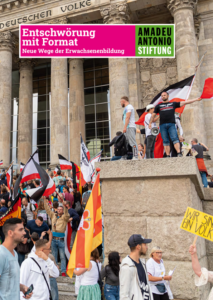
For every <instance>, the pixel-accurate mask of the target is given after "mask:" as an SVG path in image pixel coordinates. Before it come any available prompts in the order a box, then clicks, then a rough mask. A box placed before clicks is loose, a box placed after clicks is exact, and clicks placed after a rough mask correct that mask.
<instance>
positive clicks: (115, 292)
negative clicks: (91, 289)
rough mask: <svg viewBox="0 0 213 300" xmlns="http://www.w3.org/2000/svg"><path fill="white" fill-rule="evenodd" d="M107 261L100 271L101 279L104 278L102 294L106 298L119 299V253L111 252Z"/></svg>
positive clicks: (108, 299) (110, 299)
mask: <svg viewBox="0 0 213 300" xmlns="http://www.w3.org/2000/svg"><path fill="white" fill-rule="evenodd" d="M108 260H109V263H108V265H107V266H106V267H104V268H103V270H102V271H101V279H102V280H103V279H104V278H106V281H105V286H104V296H105V298H106V300H119V299H120V296H119V270H120V255H119V253H118V252H111V253H110V254H109V256H108Z"/></svg>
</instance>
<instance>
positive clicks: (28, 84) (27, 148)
mask: <svg viewBox="0 0 213 300" xmlns="http://www.w3.org/2000/svg"><path fill="white" fill-rule="evenodd" d="M18 65H19V71H20V86H19V115H18V162H20V161H21V162H23V163H26V162H27V160H28V159H29V157H30V155H31V154H32V92H33V66H34V65H35V61H34V60H30V59H20V60H19V61H18Z"/></svg>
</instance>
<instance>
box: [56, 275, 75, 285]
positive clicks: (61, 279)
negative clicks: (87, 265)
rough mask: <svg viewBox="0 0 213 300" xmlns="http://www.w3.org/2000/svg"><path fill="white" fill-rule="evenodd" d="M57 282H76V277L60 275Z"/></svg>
mask: <svg viewBox="0 0 213 300" xmlns="http://www.w3.org/2000/svg"><path fill="white" fill-rule="evenodd" d="M56 280H57V282H58V283H59V282H61V283H70V284H75V278H70V277H68V276H67V277H63V276H59V277H58V278H56Z"/></svg>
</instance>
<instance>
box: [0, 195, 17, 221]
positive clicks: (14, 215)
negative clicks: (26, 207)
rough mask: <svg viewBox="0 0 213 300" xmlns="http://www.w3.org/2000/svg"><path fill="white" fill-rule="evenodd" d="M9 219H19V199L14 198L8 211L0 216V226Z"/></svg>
mask: <svg viewBox="0 0 213 300" xmlns="http://www.w3.org/2000/svg"><path fill="white" fill-rule="evenodd" d="M11 218H19V219H21V198H19V197H16V199H15V200H14V201H13V202H12V205H11V206H10V207H9V208H8V210H7V211H6V212H5V213H4V214H3V215H2V216H0V226H3V225H4V222H5V221H6V220H8V219H11Z"/></svg>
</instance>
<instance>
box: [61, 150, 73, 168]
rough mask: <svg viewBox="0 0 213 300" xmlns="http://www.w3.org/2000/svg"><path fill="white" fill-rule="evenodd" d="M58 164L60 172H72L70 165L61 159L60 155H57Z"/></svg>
mask: <svg viewBox="0 0 213 300" xmlns="http://www.w3.org/2000/svg"><path fill="white" fill-rule="evenodd" d="M58 159H59V164H60V168H61V170H72V163H71V162H70V161H69V160H67V159H66V158H65V157H63V156H62V155H61V154H58Z"/></svg>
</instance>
